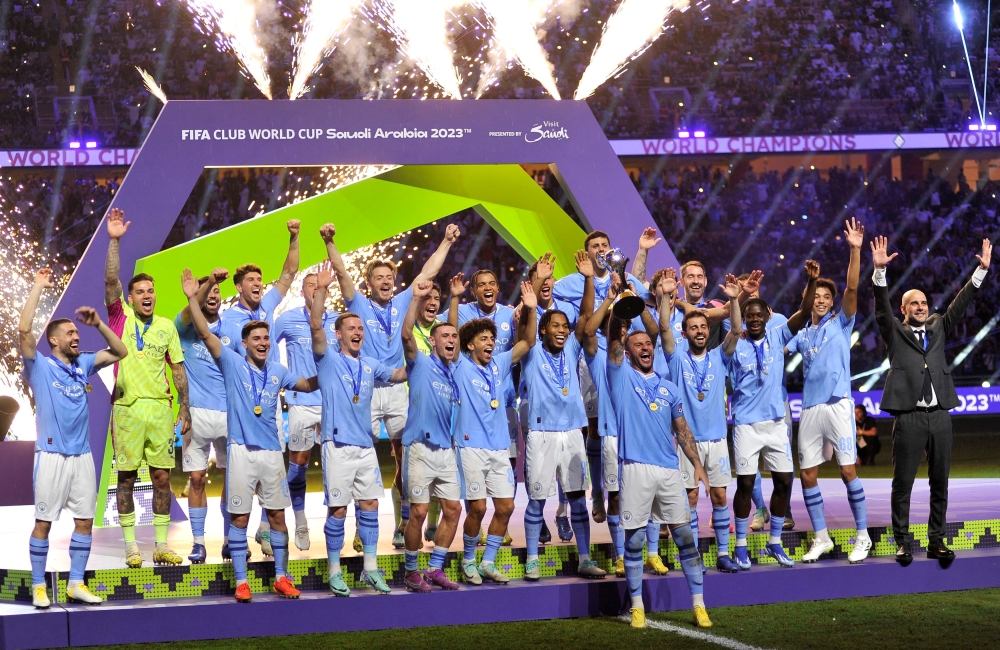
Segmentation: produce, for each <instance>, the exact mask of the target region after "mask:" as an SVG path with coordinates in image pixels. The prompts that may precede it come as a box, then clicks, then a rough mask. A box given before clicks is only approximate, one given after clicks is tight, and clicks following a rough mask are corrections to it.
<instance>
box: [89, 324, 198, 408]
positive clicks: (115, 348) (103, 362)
mask: <svg viewBox="0 0 1000 650" xmlns="http://www.w3.org/2000/svg"><path fill="white" fill-rule="evenodd" d="M76 320H77V321H79V322H80V323H81V324H83V325H88V326H90V327H96V328H97V331H98V332H99V333H100V335H101V336H102V337H103V338H104V341H105V342H106V343H107V344H108V349H106V350H101V351H100V352H98V353H97V354H96V355H95V356H94V367H95V368H97V369H98V370H100V369H101V368H106V367H108V366H111V365H114V364H116V363H118V362H119V361H121V360H122V359H124V358H125V357H127V356H128V348H126V347H125V344H124V343H122V340H121V339H120V338H118V335H117V334H115V333H114V332H113V331H112V330H111V328H110V327H108V326H107V325H106V324H105V323H104V321H102V320H101V317H100V316H98V315H97V310H96V309H94V308H93V307H80V308H79V309H77V310H76ZM185 388H186V385H185ZM178 392H179V391H178Z"/></svg>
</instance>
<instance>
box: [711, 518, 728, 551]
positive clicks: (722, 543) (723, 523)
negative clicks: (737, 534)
mask: <svg viewBox="0 0 1000 650" xmlns="http://www.w3.org/2000/svg"><path fill="white" fill-rule="evenodd" d="M712 528H713V529H715V541H716V542H717V543H718V545H719V552H718V555H729V508H728V507H726V506H713V507H712Z"/></svg>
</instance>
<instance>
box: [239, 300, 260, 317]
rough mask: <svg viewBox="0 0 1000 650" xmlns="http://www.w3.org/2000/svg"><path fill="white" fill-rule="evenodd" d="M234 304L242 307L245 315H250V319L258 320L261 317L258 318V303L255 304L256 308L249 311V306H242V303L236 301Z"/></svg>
mask: <svg viewBox="0 0 1000 650" xmlns="http://www.w3.org/2000/svg"><path fill="white" fill-rule="evenodd" d="M236 306H237V307H239V308H240V309H242V310H243V311H245V312H246V313H247V316H249V317H250V320H260V319H261V318H260V305H257V309H254V310H253V311H250V308H249V307H244V306H243V304H242V303H239V302H238V303H236Z"/></svg>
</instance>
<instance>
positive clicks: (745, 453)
mask: <svg viewBox="0 0 1000 650" xmlns="http://www.w3.org/2000/svg"><path fill="white" fill-rule="evenodd" d="M733 454H734V455H735V456H736V475H737V476H745V475H747V474H756V473H757V463H758V459H759V457H760V455H761V454H763V456H764V469H766V470H768V471H771V472H794V471H795V465H794V464H793V463H792V443H791V441H789V440H788V430H787V429H786V427H785V420H784V418H782V419H779V420H765V421H764V422H754V423H753V424H737V425H736V426H735V427H733Z"/></svg>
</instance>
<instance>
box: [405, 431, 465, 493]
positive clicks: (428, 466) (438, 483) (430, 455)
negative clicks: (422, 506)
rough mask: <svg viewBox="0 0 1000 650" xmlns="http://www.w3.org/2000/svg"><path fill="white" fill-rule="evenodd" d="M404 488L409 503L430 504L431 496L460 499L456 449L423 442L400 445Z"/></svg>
mask: <svg viewBox="0 0 1000 650" xmlns="http://www.w3.org/2000/svg"><path fill="white" fill-rule="evenodd" d="M403 490H404V494H406V495H408V498H409V500H410V503H430V501H431V497H432V496H434V497H437V498H438V499H444V500H446V501H459V500H461V498H462V488H461V480H460V478H459V474H458V460H457V459H456V456H455V449H454V448H452V447H448V448H443V447H429V446H427V445H425V444H424V443H422V442H414V443H412V444H410V445H408V446H406V447H403Z"/></svg>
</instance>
